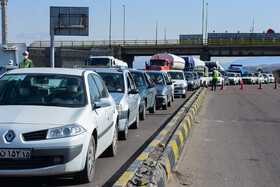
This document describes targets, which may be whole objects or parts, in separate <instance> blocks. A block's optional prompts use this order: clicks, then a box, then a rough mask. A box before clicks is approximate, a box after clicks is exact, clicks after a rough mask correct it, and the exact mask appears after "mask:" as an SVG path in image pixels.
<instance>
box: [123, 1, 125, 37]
mask: <svg viewBox="0 0 280 187" xmlns="http://www.w3.org/2000/svg"><path fill="white" fill-rule="evenodd" d="M123 42H125V5H123Z"/></svg>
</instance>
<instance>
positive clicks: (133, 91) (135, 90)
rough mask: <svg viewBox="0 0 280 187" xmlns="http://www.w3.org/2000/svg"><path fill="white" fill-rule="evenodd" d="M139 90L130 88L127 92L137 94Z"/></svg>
mask: <svg viewBox="0 0 280 187" xmlns="http://www.w3.org/2000/svg"><path fill="white" fill-rule="evenodd" d="M138 93H139V91H138V90H137V89H132V90H130V91H129V92H128V94H138Z"/></svg>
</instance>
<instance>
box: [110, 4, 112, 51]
mask: <svg viewBox="0 0 280 187" xmlns="http://www.w3.org/2000/svg"><path fill="white" fill-rule="evenodd" d="M111 35H112V0H110V26H109V46H111Z"/></svg>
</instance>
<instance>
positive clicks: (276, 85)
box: [274, 79, 278, 89]
mask: <svg viewBox="0 0 280 187" xmlns="http://www.w3.org/2000/svg"><path fill="white" fill-rule="evenodd" d="M274 82H275V86H274V89H278V84H277V79H275V81H274Z"/></svg>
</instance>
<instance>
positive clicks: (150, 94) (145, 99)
mask: <svg viewBox="0 0 280 187" xmlns="http://www.w3.org/2000/svg"><path fill="white" fill-rule="evenodd" d="M129 71H130V73H131V74H132V77H133V79H134V82H135V85H136V88H137V89H138V91H139V94H140V97H141V105H140V119H141V120H144V119H145V115H146V110H147V109H148V110H149V112H150V113H154V112H155V110H156V94H157V91H156V87H155V84H154V82H153V80H152V78H151V77H150V75H149V74H148V73H147V72H146V71H142V70H129Z"/></svg>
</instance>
